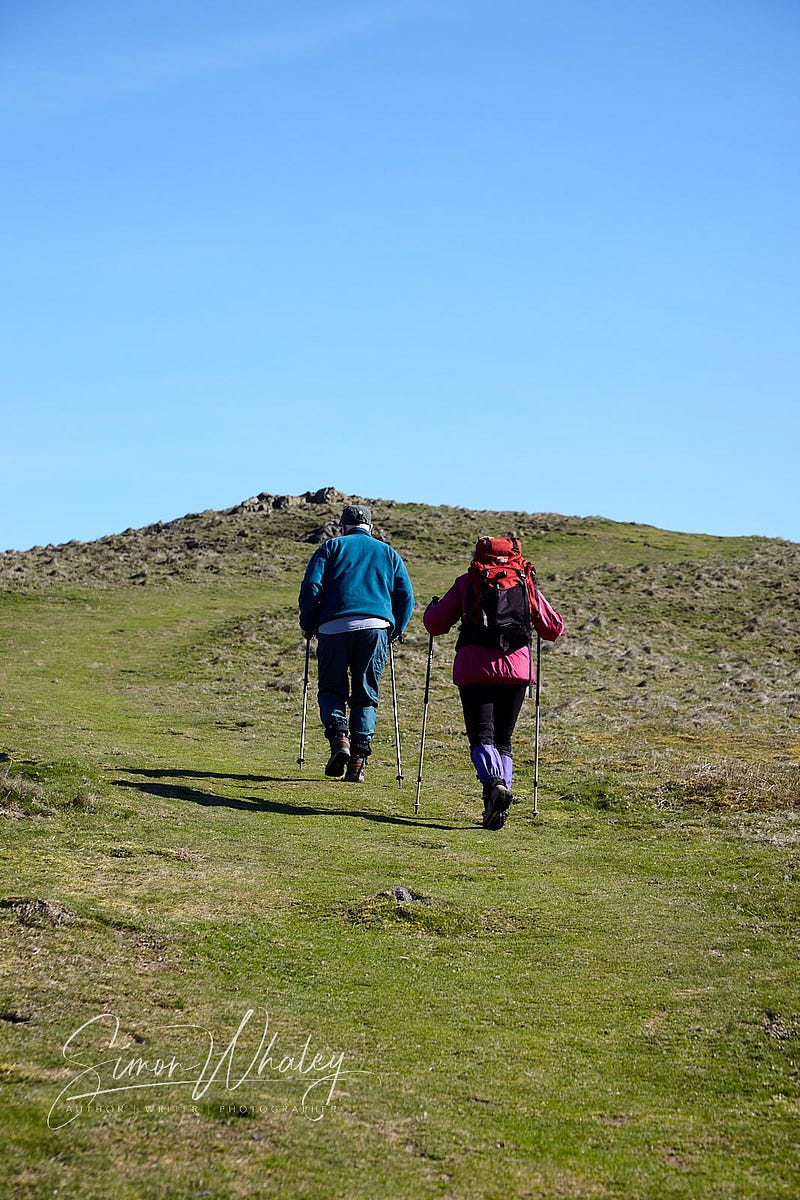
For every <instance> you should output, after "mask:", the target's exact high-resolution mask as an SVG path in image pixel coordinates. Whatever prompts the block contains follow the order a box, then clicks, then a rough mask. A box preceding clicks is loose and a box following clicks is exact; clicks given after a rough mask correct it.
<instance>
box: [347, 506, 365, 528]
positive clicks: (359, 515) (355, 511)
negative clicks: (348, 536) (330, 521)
mask: <svg viewBox="0 0 800 1200" xmlns="http://www.w3.org/2000/svg"><path fill="white" fill-rule="evenodd" d="M371 524H372V513H371V512H370V511H369V509H368V508H367V506H366V504H348V505H347V507H346V508H345V509H344V511H343V513H342V525H371Z"/></svg>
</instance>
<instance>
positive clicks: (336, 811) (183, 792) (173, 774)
mask: <svg viewBox="0 0 800 1200" xmlns="http://www.w3.org/2000/svg"><path fill="white" fill-rule="evenodd" d="M125 774H126V775H144V776H146V777H148V781H147V782H145V781H144V780H141V781H140V780H131V779H115V780H113V784H114V786H115V787H119V788H130V789H132V790H133V791H138V792H144V793H146V794H148V795H150V796H159V797H161V798H162V799H167V800H188V801H190V802H191V803H192V804H200V805H202V806H203V807H204V808H232V809H236V810H238V811H239V812H248V813H268V814H271V815H273V816H282V817H301V816H303V817H309V816H312V817H351V818H352V819H353V820H360V821H375V822H377V823H378V824H382V825H410V826H412V827H413V828H416V829H420V828H421V829H442V830H448V831H455V830H459V829H463V828H464V827H463V826H462V825H444V824H440V823H438V822H435V821H428V820H425V819H424V818H419V817H402V816H387V815H386V814H385V813H377V812H370V811H369V810H368V809H353V808H334V807H331V808H320V807H319V806H316V805H312V804H291V803H288V802H287V801H285V800H269V799H267V798H266V797H263V796H246V797H243V798H241V799H239V798H237V797H235V796H223V795H220V794H219V793H218V792H205V791H201V790H200V789H199V788H194V787H189V786H187V785H186V784H182V783H156V782H150V780H152V779H158V780H161V779H169V778H177V779H181V778H190V779H196V778H199V779H231V780H234V781H240V782H242V781H243V782H247V783H283V784H285V783H306V782H310V781H309V780H299V779H297V780H296V779H287V778H284V777H279V776H274V775H224V774H220V773H218V772H215V771H187V770H179V769H174V770H172V769H169V768H166V769H164V768H159V769H152V770H147V769H142V768H131V769H130V770H126V771H125ZM334 786H335V785H334Z"/></svg>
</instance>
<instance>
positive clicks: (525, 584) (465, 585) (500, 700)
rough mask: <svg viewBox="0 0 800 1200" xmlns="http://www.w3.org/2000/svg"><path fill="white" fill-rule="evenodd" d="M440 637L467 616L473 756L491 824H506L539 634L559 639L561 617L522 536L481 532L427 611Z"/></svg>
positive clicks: (464, 651) (460, 678) (460, 684)
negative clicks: (517, 734)
mask: <svg viewBox="0 0 800 1200" xmlns="http://www.w3.org/2000/svg"><path fill="white" fill-rule="evenodd" d="M423 621H424V623H425V628H426V629H427V631H428V633H429V634H431V635H432V636H433V637H437V636H438V635H440V634H443V633H447V631H448V630H449V629H452V627H453V626H454V625H455V624H456V622H457V621H460V622H461V625H460V629H459V635H458V640H457V642H456V656H455V661H454V663H453V682H454V683H455V685H456V687H457V688H458V690H459V693H460V696H461V706H462V709H463V711H464V724H465V727H466V731H467V737H468V738H469V748H470V758H471V760H472V765H473V766H474V767H475V770H476V772H477V775H478V780H479V782H480V783H481V784H482V785H483V827H484V829H492V830H495V829H502V827H503V825H504V824H505V821H506V815H507V812H508V806H509V805H510V803H511V801H512V799H513V797H512V794H511V782H512V773H513V761H512V752H511V738H512V736H513V733H514V727H515V725H516V723H517V718H518V716H519V714H520V710H521V708H522V702H523V700H524V698H525V689H526V688H528V687H530V686H531V684H532V683H533V682H534V681H535V674H534V665H533V658H532V655H531V640H532V636H533V633H534V632H535V633H537V634H538V635H539V636H540V637H542V638H544V639H545V640H546V641H548V642H554V641H555V639H556V638H557V637H560V635H561V634H562V633H563V632H564V622H563V620H562V619H561V616H560V615H559V614H558V613H557V612H556V611H555V609H554V608H552V607H551V606H550V604H549V603H548V602H547V600H546V599H545V597H544V596H543V595H542V593H541V591H539V588H538V587H537V585H536V574H535V572H534V569H533V566H532V564H531V563H529V562H527V561H526V560H525V559H524V558H523V557H522V550H521V547H520V544H519V541H518V540H517V539H516V538H515V537H511V536H509V537H504V538H490V537H482V538H479V539H478V541H477V543H476V545H475V550H474V553H473V558H472V562H471V563H470V567H469V570H468V571H466V572H465V573H464V574H463V575H459V576H458V578H457V579H456V580H455V582H454V583H453V586H452V587H451V588H450V590H449V591H448V592H447V593H446V594H445V595H444V596H443V597H442V599H441V600H440V599H439V598H438V597H436V596H435V597H434V598H433V600H431V602H430V604H429V605H428V607H427V608H426V609H425V613H424V616H423Z"/></svg>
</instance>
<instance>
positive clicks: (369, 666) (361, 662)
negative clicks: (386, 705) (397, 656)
mask: <svg viewBox="0 0 800 1200" xmlns="http://www.w3.org/2000/svg"><path fill="white" fill-rule="evenodd" d="M388 654H389V634H388V631H387V630H386V629H354V630H351V631H350V632H349V633H330V634H329V633H321V634H320V635H319V637H318V638H317V668H318V671H319V690H318V693H317V696H318V699H319V715H320V719H321V721H322V724H323V725H324V726H325V728H326V729H342V730H346V729H347V727H348V720H347V712H346V706H347V705H348V704H349V706H350V721H349V725H350V736H351V737H352V738H353V739H354V741H355V742H356V743H357V744H358V745H359V746H360V747H361V748H362V749H364V750H367V749H368V747H369V744H370V742H371V741H372V735H373V734H374V732H375V722H376V719H377V715H378V712H377V709H378V689H379V687H380V682H381V675H382V674H383V668H384V667H385V666H386V659H387V657H388Z"/></svg>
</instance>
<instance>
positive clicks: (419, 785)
mask: <svg viewBox="0 0 800 1200" xmlns="http://www.w3.org/2000/svg"><path fill="white" fill-rule="evenodd" d="M432 658H433V634H431V635H430V637H429V638H428V666H427V670H426V671H425V698H424V700H423V701H422V734H421V736H420V739H419V770H418V772H417V798H416V800H415V801H414V812H415V813H418V812H419V794H420V791H421V790H422V760H423V758H424V756H425V726H426V725H427V723H428V697H429V696H430V690H431V660H432Z"/></svg>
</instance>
